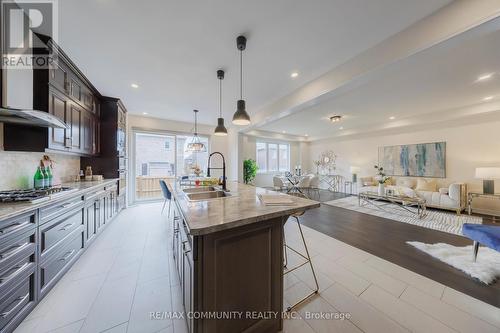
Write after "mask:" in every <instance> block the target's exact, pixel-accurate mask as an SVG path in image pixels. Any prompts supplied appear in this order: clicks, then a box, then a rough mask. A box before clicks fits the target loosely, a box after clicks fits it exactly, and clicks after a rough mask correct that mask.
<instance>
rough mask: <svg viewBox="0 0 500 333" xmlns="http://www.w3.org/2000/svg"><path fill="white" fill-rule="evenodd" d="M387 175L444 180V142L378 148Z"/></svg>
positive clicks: (380, 162) (380, 160) (381, 163)
mask: <svg viewBox="0 0 500 333" xmlns="http://www.w3.org/2000/svg"><path fill="white" fill-rule="evenodd" d="M378 159H379V165H382V166H383V167H384V170H385V172H386V174H387V175H391V176H410V177H433V178H446V142H433V143H420V144H412V145H401V146H387V147H379V151H378Z"/></svg>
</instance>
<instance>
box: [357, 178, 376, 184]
mask: <svg viewBox="0 0 500 333" xmlns="http://www.w3.org/2000/svg"><path fill="white" fill-rule="evenodd" d="M360 180H361V184H362V185H363V186H373V185H374V181H373V178H372V177H363V178H361V179H360Z"/></svg>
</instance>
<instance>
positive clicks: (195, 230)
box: [167, 182, 321, 236]
mask: <svg viewBox="0 0 500 333" xmlns="http://www.w3.org/2000/svg"><path fill="white" fill-rule="evenodd" d="M167 187H168V188H169V191H170V192H171V193H172V197H173V198H174V199H175V200H174V201H175V204H176V206H177V208H178V210H179V213H180V214H181V215H182V217H183V219H184V220H185V221H186V224H187V228H188V229H189V233H190V234H191V235H192V236H204V235H208V234H211V233H215V232H219V231H223V230H228V229H232V228H237V227H241V226H245V225H249V224H252V223H256V222H259V221H265V220H269V219H272V218H277V217H280V216H287V215H288V216H289V215H291V214H293V213H297V212H301V211H304V210H309V209H314V208H318V207H320V206H321V203H320V202H317V201H313V200H310V199H308V200H309V201H311V203H310V204H306V205H301V206H299V207H294V206H282V207H286V208H287V209H283V210H281V211H278V212H268V213H263V214H262V215H255V216H250V217H246V218H245V217H244V218H241V219H236V220H232V221H227V222H224V223H223V224H216V225H210V226H206V227H192V226H191V225H190V224H191V223H190V221H189V220H188V218H187V217H186V214H185V213H184V211H183V207H181V205H180V204H179V203H180V202H184V201H186V199H185V198H184V197H183V195H182V194H179V193H178V192H177V191H176V189H175V188H173V187H172V184H171V183H169V182H167ZM181 196H182V198H181ZM217 200H224V199H223V198H220V199H217Z"/></svg>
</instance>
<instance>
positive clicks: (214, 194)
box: [186, 190, 231, 201]
mask: <svg viewBox="0 0 500 333" xmlns="http://www.w3.org/2000/svg"><path fill="white" fill-rule="evenodd" d="M230 196H231V194H229V193H227V192H224V191H220V190H219V191H209V192H207V191H205V192H197V193H189V194H186V197H187V198H188V200H189V201H203V200H210V199H217V198H224V197H230Z"/></svg>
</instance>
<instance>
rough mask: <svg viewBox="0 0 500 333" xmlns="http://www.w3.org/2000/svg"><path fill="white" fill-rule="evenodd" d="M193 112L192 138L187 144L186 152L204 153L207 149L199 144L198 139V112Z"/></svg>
mask: <svg viewBox="0 0 500 333" xmlns="http://www.w3.org/2000/svg"><path fill="white" fill-rule="evenodd" d="M193 112H194V136H193V139H192V140H191V142H190V143H188V145H187V148H186V151H187V152H193V153H204V152H206V151H207V147H206V146H205V144H204V143H203V142H201V140H200V138H199V137H198V110H193Z"/></svg>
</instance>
